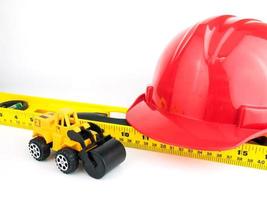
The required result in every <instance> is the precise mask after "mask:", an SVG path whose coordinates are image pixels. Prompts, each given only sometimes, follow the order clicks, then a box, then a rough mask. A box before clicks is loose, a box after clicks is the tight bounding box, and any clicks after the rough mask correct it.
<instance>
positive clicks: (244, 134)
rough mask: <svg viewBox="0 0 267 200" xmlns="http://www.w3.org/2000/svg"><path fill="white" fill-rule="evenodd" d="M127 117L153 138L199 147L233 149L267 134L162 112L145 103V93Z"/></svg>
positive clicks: (173, 143)
mask: <svg viewBox="0 0 267 200" xmlns="http://www.w3.org/2000/svg"><path fill="white" fill-rule="evenodd" d="M126 118H127V121H128V122H129V123H130V124H131V125H132V126H133V127H134V128H135V129H136V130H138V131H139V132H140V133H142V134H144V135H146V136H148V137H150V138H152V139H154V140H157V141H160V142H163V143H166V144H170V145H175V146H179V147H186V148H192V149H199V150H227V149H232V148H235V147H237V146H239V145H241V144H243V143H245V142H247V141H249V140H251V139H254V138H257V137H260V136H263V135H264V133H265V134H266V131H264V130H257V129H245V128H239V127H238V126H236V125H232V124H219V123H213V122H207V121H202V120H196V119H191V118H186V117H184V116H183V115H178V116H177V115H175V116H174V115H170V114H166V113H161V112H160V111H158V110H156V109H154V108H152V107H151V106H149V105H148V104H147V103H146V101H145V95H144V94H143V95H141V96H140V97H139V98H138V99H137V100H136V101H135V103H134V104H133V105H132V107H130V109H129V110H128V112H127V114H126Z"/></svg>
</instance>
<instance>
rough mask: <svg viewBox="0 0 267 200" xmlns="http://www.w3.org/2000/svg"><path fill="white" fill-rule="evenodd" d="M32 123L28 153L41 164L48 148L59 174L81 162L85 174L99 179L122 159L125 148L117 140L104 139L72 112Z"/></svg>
mask: <svg viewBox="0 0 267 200" xmlns="http://www.w3.org/2000/svg"><path fill="white" fill-rule="evenodd" d="M33 120H34V127H33V139H32V140H31V141H30V142H29V151H30V154H31V155H32V157H33V158H34V159H36V160H38V161H42V160H45V159H47V158H48V157H49V155H50V150H51V149H52V150H53V151H55V152H56V156H55V162H56V165H57V167H58V168H59V170H60V171H62V172H63V173H66V174H70V173H72V172H74V171H75V170H76V169H77V168H78V165H79V160H81V161H82V163H83V167H84V169H85V170H86V172H87V173H88V174H89V175H90V176H91V177H94V178H97V179H99V178H101V177H103V176H104V175H105V174H106V173H107V172H109V171H110V170H112V169H113V168H114V167H116V166H117V165H119V164H120V163H122V162H123V161H124V160H125V157H126V152H125V148H124V146H123V145H122V144H121V143H120V142H119V141H117V140H115V139H114V138H112V137H111V136H110V135H108V136H104V134H103V130H102V129H101V128H100V127H99V126H97V125H96V124H93V123H90V122H89V123H88V122H84V121H82V120H80V119H79V118H78V115H77V113H76V112H74V111H72V110H69V109H62V110H60V111H59V112H57V113H54V112H47V113H44V114H41V115H39V116H37V117H35V118H34V119H33Z"/></svg>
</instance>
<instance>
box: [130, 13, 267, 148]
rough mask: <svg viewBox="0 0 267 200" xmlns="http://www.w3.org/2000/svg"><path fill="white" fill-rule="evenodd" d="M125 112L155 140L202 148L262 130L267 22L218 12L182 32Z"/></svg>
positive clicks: (266, 103) (266, 108)
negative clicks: (217, 15)
mask: <svg viewBox="0 0 267 200" xmlns="http://www.w3.org/2000/svg"><path fill="white" fill-rule="evenodd" d="M127 120H128V122H129V123H130V124H131V125H132V126H133V127H134V128H136V129H137V130H138V131H140V132H141V133H143V134H144V135H146V136H149V137H151V138H153V139H155V140H158V141H161V142H164V143H168V144H171V145H177V146H181V147H187V148H194V149H202V150H225V149H230V148H234V147H236V146H238V145H240V144H242V143H245V142H246V141H248V140H251V139H253V138H256V137H259V136H263V135H264V134H267V24H265V23H262V22H260V21H258V20H253V19H238V18H236V17H234V16H219V17H215V18H211V19H208V20H205V21H203V22H201V23H198V24H197V25H195V26H193V27H192V28H189V29H187V30H186V31H184V32H182V33H181V34H179V35H178V36H177V37H176V38H175V39H174V40H173V41H172V42H171V43H170V45H169V46H168V47H167V49H166V50H165V52H164V53H163V55H162V57H161V59H160V61H159V64H158V69H157V71H156V74H155V78H154V81H153V83H152V86H149V87H147V91H146V93H145V94H142V95H141V96H140V97H139V98H137V100H136V101H135V102H134V104H133V105H132V106H131V108H130V109H129V110H128V112H127Z"/></svg>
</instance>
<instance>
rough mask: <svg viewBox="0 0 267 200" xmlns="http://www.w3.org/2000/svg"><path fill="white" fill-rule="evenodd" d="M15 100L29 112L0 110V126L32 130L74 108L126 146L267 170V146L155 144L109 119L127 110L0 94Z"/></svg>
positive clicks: (7, 99) (120, 122) (117, 121)
mask: <svg viewBox="0 0 267 200" xmlns="http://www.w3.org/2000/svg"><path fill="white" fill-rule="evenodd" d="M12 100H22V101H25V102H27V103H28V105H29V107H28V108H27V109H26V110H16V108H15V107H10V108H0V124H3V125H7V126H14V127H18V128H25V129H29V130H31V129H32V127H33V118H34V117H35V116H37V115H40V114H42V113H45V112H48V111H51V112H57V111H58V110H59V109H60V108H71V109H74V110H75V111H76V112H82V113H81V114H80V115H79V116H80V117H81V118H82V119H83V120H85V121H91V122H93V123H95V124H97V125H99V126H100V127H101V128H103V129H104V130H105V133H107V134H110V135H111V136H112V137H114V138H116V139H118V140H120V141H121V142H122V143H123V144H124V145H125V146H126V147H132V148H137V149H143V150H149V151H156V152H163V153H169V154H174V155H179V156H186V157H191V158H198V159H204V160H210V161H215V162H221V163H227V164H233V165H239V166H246V167H252V168H258V169H265V170H267V146H263V145H259V144H243V145H241V146H240V147H238V148H235V149H232V150H227V151H200V150H194V149H187V148H181V147H177V146H171V145H168V144H164V143H161V142H158V141H155V140H153V139H151V138H149V137H146V136H144V135H142V134H141V133H140V132H138V131H137V130H135V129H134V128H133V127H131V126H130V125H128V124H127V122H126V121H125V120H120V119H113V118H110V117H109V116H110V114H111V113H113V112H117V113H125V112H126V111H127V109H126V108H121V107H114V106H104V105H96V104H87V103H77V102H70V101H62V100H55V99H47V98H38V97H31V96H24V95H16V94H8V93H0V102H6V101H12ZM84 113H94V115H92V117H90V116H88V115H86V114H84ZM99 113H101V114H99ZM98 116H99V117H98Z"/></svg>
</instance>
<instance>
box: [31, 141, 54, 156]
mask: <svg viewBox="0 0 267 200" xmlns="http://www.w3.org/2000/svg"><path fill="white" fill-rule="evenodd" d="M29 151H30V154H31V156H32V157H33V158H34V159H35V160H38V161H43V160H45V159H47V158H48V157H49V155H50V146H49V144H46V141H45V139H44V138H42V137H36V138H33V139H32V140H31V141H30V142H29Z"/></svg>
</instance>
